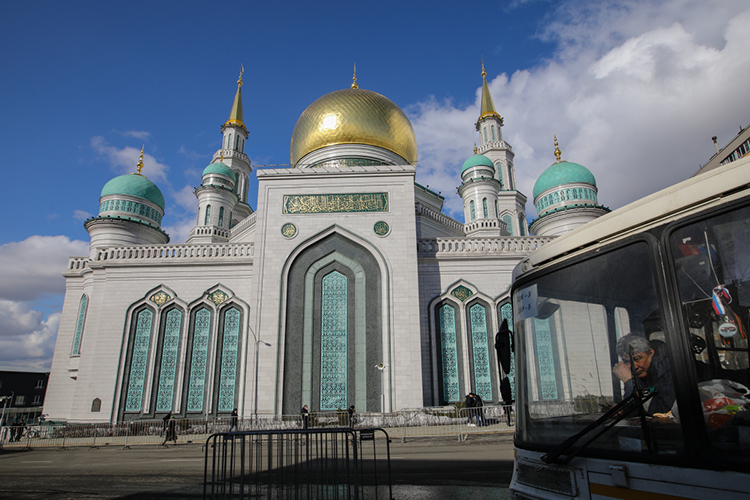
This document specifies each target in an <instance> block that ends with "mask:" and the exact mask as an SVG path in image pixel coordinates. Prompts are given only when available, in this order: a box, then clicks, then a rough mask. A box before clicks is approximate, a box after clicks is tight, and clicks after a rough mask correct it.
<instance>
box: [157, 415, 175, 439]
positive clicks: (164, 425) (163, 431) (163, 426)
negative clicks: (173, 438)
mask: <svg viewBox="0 0 750 500" xmlns="http://www.w3.org/2000/svg"><path fill="white" fill-rule="evenodd" d="M170 418H172V412H171V411H170V412H168V413H167V414H166V415H164V418H162V419H161V420H162V422H163V425H162V428H161V434H159V437H161V436H163V435H164V433H165V432H167V425H169V419H170Z"/></svg>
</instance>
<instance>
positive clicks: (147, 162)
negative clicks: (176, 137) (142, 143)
mask: <svg viewBox="0 0 750 500" xmlns="http://www.w3.org/2000/svg"><path fill="white" fill-rule="evenodd" d="M91 148H92V149H93V150H94V151H96V152H97V153H98V154H100V155H102V156H104V157H106V158H107V160H109V163H110V165H111V166H112V169H113V170H114V171H115V172H118V173H119V174H132V173H133V172H135V171H136V168H137V167H136V165H138V160H139V158H140V156H141V150H140V149H138V148H133V147H129V146H126V147H124V148H122V149H120V148H117V147H115V146H111V145H109V144H107V141H106V140H105V139H104V137H102V136H95V137H92V138H91ZM168 171H169V167H168V166H167V165H164V164H163V163H159V162H158V161H157V160H156V158H154V157H153V156H151V155H149V154H147V153H144V155H143V171H142V172H141V173H142V174H143V175H144V176H146V177H147V178H148V179H149V180H150V181H152V182H154V183H156V182H157V181H161V182H167V172H168Z"/></svg>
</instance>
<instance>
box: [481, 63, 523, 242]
mask: <svg viewBox="0 0 750 500" xmlns="http://www.w3.org/2000/svg"><path fill="white" fill-rule="evenodd" d="M503 124H504V120H503V117H502V116H500V114H499V113H498V112H497V111H495V103H494V102H492V95H491V94H490V88H489V86H488V85H487V72H486V71H485V70H484V62H482V108H481V111H480V114H479V119H478V120H477V123H476V129H477V132H479V148H478V151H477V152H478V153H479V154H480V155H483V156H486V157H487V158H489V159H490V160H492V163H493V164H494V165H495V178H496V179H497V180H498V181H500V183H501V185H502V187H501V189H500V192H499V193H498V197H497V212H498V214H497V217H498V218H499V219H501V220H503V221H504V222H505V223H506V224H507V226H508V232H510V234H511V236H528V224H527V222H526V196H524V195H523V194H522V193H520V192H519V191H518V190H517V187H516V172H515V170H514V168H513V156H514V154H513V148H511V147H510V144H508V143H507V142H505V141H504V140H503V131H502V127H503Z"/></svg>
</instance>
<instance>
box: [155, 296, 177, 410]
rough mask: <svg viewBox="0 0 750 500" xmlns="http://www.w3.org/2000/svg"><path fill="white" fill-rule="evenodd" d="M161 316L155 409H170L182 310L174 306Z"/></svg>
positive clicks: (175, 374)
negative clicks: (161, 328) (162, 323)
mask: <svg viewBox="0 0 750 500" xmlns="http://www.w3.org/2000/svg"><path fill="white" fill-rule="evenodd" d="M163 318H164V319H165V320H166V321H164V333H163V340H162V344H161V358H160V360H159V378H158V380H159V385H158V387H157V391H156V411H157V412H167V411H172V406H173V401H174V389H175V383H176V379H177V364H178V361H179V359H178V352H179V348H180V334H181V333H182V311H181V310H179V309H177V308H174V309H171V310H169V311H168V312H167V313H166V314H165V315H164V316H163Z"/></svg>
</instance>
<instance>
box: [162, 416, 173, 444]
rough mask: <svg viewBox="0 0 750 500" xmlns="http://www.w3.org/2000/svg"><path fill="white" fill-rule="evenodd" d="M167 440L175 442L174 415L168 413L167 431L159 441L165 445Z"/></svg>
mask: <svg viewBox="0 0 750 500" xmlns="http://www.w3.org/2000/svg"><path fill="white" fill-rule="evenodd" d="M167 441H173V442H174V443H175V444H177V421H176V420H175V418H174V415H170V417H169V422H167V433H166V435H165V436H164V441H163V442H162V443H161V445H162V446H166V444H167Z"/></svg>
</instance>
